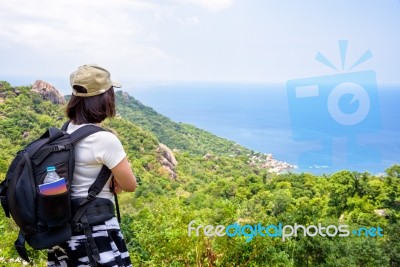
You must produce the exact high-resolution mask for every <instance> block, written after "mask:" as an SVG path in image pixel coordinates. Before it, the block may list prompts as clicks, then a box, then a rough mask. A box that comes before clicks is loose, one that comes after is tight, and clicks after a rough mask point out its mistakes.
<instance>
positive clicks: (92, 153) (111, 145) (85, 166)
mask: <svg viewBox="0 0 400 267" xmlns="http://www.w3.org/2000/svg"><path fill="white" fill-rule="evenodd" d="M84 125H87V124H81V125H75V124H72V122H71V123H69V125H68V128H67V133H69V134H70V133H72V132H74V131H75V130H77V129H79V128H80V127H82V126H84ZM125 157H126V153H125V151H124V148H123V147H122V144H121V142H120V141H119V139H118V137H116V136H115V135H114V134H113V133H110V132H107V131H101V132H97V133H94V134H92V135H89V136H88V137H86V138H84V139H82V140H80V141H79V142H77V143H76V144H75V171H74V177H73V179H72V184H71V196H72V198H79V197H86V196H87V195H88V189H89V187H90V186H91V185H92V184H93V182H94V181H95V179H96V178H97V175H98V174H99V172H100V170H101V168H102V167H103V164H104V165H106V166H107V167H108V168H109V169H112V168H114V167H115V166H117V165H118V163H120V162H121V161H122V160H123V159H124V158H125ZM110 181H111V179H108V181H107V183H106V185H105V186H104V188H103V190H102V191H101V192H100V194H99V195H98V197H102V198H107V199H110V200H112V201H114V199H113V194H112V192H111V190H110Z"/></svg>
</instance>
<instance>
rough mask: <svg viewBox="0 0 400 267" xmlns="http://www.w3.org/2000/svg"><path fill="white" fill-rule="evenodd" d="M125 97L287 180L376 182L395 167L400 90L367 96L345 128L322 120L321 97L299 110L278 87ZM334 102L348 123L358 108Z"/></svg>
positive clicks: (139, 89)
mask: <svg viewBox="0 0 400 267" xmlns="http://www.w3.org/2000/svg"><path fill="white" fill-rule="evenodd" d="M128 93H129V94H130V95H132V96H133V97H135V98H136V99H137V100H139V101H140V102H142V103H143V104H145V105H147V106H150V107H152V108H153V109H154V110H155V111H157V112H159V113H161V114H163V115H164V116H166V117H168V118H170V119H171V120H173V121H176V122H182V123H187V124H192V125H194V126H196V127H198V128H201V129H204V130H206V131H209V132H211V133H213V134H215V135H217V136H219V137H222V138H226V139H228V140H232V141H234V142H236V143H238V144H240V145H242V146H244V147H247V148H249V149H251V150H254V151H257V152H260V153H265V154H272V155H273V157H274V158H275V159H277V160H280V161H285V162H287V163H289V164H292V165H295V166H296V169H294V170H293V172H310V173H313V174H324V173H325V174H330V173H333V172H336V171H339V170H342V169H347V170H351V171H357V172H369V173H371V174H375V175H378V174H382V173H384V171H385V169H387V168H388V167H390V166H392V165H393V164H398V163H400V124H399V123H398V122H397V120H396V118H395V116H396V114H399V111H400V107H399V105H398V104H397V103H396V99H400V98H399V97H400V86H393V85H392V86H381V87H379V88H378V90H377V92H375V93H377V94H375V95H372V94H371V95H370V109H369V113H368V114H367V115H366V116H365V119H364V120H362V121H360V122H359V123H354V124H353V125H343V124H341V123H338V122H336V121H334V120H332V118H330V116H329V114H328V112H327V109H328V108H327V106H328V105H327V104H326V103H327V99H325V98H326V96H325V95H324V94H321V97H319V98H318V97H317V98H315V101H317V102H315V103H314V102H313V103H308V102H304V101H303V102H301V101H298V100H299V99H296V98H293V96H291V95H290V94H288V89H287V85H286V84H244V83H241V84H238V83H236V84H235V83H164V84H156V85H149V84H146V85H138V86H136V88H135V89H134V90H128ZM368 93H369V92H368ZM340 101H341V102H338V105H340V108H341V109H343V110H344V111H343V112H346V113H347V114H350V115H351V114H352V112H356V111H357V108H359V107H361V106H360V105H361V104H360V103H362V102H360V101H362V99H361V100H360V101H358V102H357V101H353V100H351V99H348V100H346V95H344V97H342V98H341V99H340ZM346 101H347V102H346ZM342 102H343V103H342ZM353 102H354V103H353ZM346 113H344V114H346Z"/></svg>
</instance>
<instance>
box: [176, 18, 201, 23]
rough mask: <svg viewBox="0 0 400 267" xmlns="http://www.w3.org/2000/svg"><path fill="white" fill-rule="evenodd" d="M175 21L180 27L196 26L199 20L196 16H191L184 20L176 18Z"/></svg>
mask: <svg viewBox="0 0 400 267" xmlns="http://www.w3.org/2000/svg"><path fill="white" fill-rule="evenodd" d="M176 21H178V23H180V24H182V25H197V24H199V23H200V19H199V18H198V17H197V16H192V17H188V18H185V19H182V18H176Z"/></svg>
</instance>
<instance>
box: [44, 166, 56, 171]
mask: <svg viewBox="0 0 400 267" xmlns="http://www.w3.org/2000/svg"><path fill="white" fill-rule="evenodd" d="M46 169H47V171H48V172H50V171H55V170H56V167H54V166H49V167H47V168H46Z"/></svg>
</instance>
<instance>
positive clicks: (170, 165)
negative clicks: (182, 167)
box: [157, 143, 178, 180]
mask: <svg viewBox="0 0 400 267" xmlns="http://www.w3.org/2000/svg"><path fill="white" fill-rule="evenodd" d="M157 152H158V154H159V161H160V163H161V164H162V166H163V168H164V169H165V170H166V171H167V172H168V173H169V177H170V178H171V179H174V180H176V179H177V175H176V172H175V167H176V166H177V165H178V161H177V160H176V158H175V156H174V153H173V152H172V150H171V149H170V148H169V147H167V146H166V145H164V144H161V143H160V144H158V147H157Z"/></svg>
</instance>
